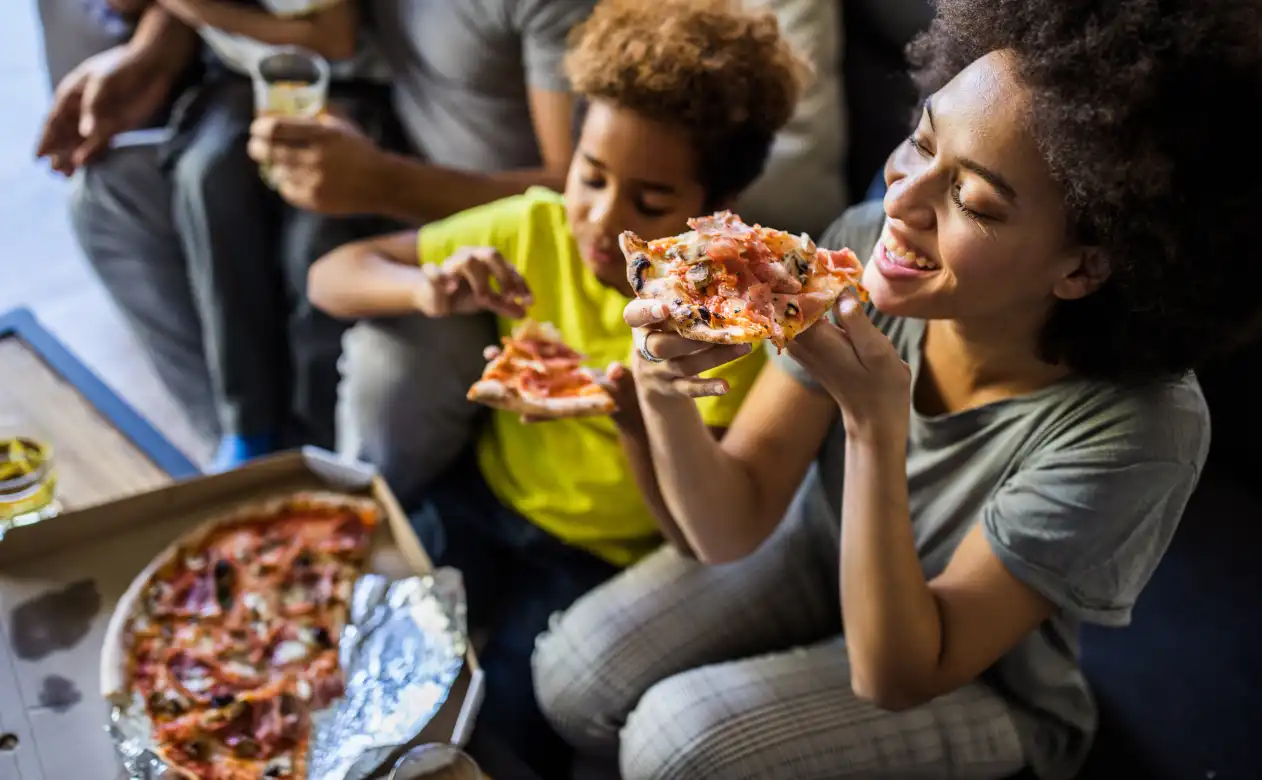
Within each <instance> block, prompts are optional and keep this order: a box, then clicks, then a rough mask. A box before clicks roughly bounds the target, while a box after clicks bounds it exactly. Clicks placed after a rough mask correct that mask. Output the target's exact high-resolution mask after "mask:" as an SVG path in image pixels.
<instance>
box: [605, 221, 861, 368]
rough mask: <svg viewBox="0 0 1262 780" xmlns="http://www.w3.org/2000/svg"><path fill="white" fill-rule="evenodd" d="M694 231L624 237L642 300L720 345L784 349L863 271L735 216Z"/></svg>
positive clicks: (681, 328)
mask: <svg viewBox="0 0 1262 780" xmlns="http://www.w3.org/2000/svg"><path fill="white" fill-rule="evenodd" d="M688 226H689V227H690V228H692V230H690V231H688V232H687V233H681V234H680V235H678V236H671V237H668V238H660V239H657V240H654V241H645V240H643V239H642V238H640V237H639V236H637V235H635V234H634V233H632V232H630V231H628V232H625V233H623V234H622V236H621V237H620V238H619V241H618V243H619V246H620V247H621V249H622V253H623V254H624V255H626V258H627V279H628V280H629V281H630V282H631V288H632V289H633V290H635V293H636V295H637V296H638V297H639V298H643V299H648V300H656V301H661V302H662V303H664V304H666V306H667V308H668V310H669V311H670V317H671V319H670V326H671V327H672V328H673V329H674V330H675V331H676V332H678V333H679V335H681V336H684V337H685V338H689V339H694V340H696V341H709V342H713V343H716V344H745V343H755V342H759V341H762V340H764V339H769V340H770V341H771V342H772V343H773V344H775V345H776V349H777V351H778V350H782V349H784V347H785V345H787V344H788V343H789V342H790V341H792V340H793V338H794V337H796V336H797V335H798V334H799V333H801V332H802V331H804V330H806V329H807V328H809V327H810V326H812V325H814V324H815V322H816V321H818V320H819V318H820V317H822V316H824V314H825V312H827V311H828V310H829V309H830V308H831V307H832V306H833V304H834V303H836V302H837V299H838V298H839V297H841V294H842V292H843V291H845V289H846V288H848V287H849V288H854V290H855V291H856V292H857V293H858V295H859V296H860V297H861V298H865V297H866V292H865V291H864V290H863V288H862V287H861V286H860V285H859V279H860V277H861V276H862V273H863V266H862V265H861V264H860V263H859V259H858V258H857V257H855V254H854V252H851V251H850V250H849V249H842V250H840V251H836V252H834V251H830V250H827V249H820V248H818V247H816V246H815V243H814V242H813V241H811V239H810V238H808V237H807V236H806V235H805V234H803V235H801V236H793V235H790V234H788V233H785V232H784V231H781V230H773V229H771V228H765V227H761V226H759V225H752V226H751V225H746V224H745V223H744V222H742V221H741V219H740V217H738V216H736V215H735V214H732V213H731V212H729V211H721V212H718V213H716V214H714V215H713V216H709V217H698V218H696V219H691V220H689V221H688Z"/></svg>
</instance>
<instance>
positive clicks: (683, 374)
mask: <svg viewBox="0 0 1262 780" xmlns="http://www.w3.org/2000/svg"><path fill="white" fill-rule="evenodd" d="M623 319H625V320H626V322H627V324H628V325H630V326H631V327H632V328H634V329H635V344H636V348H635V352H634V354H633V355H632V358H631V365H632V371H633V373H634V375H635V380H636V383H637V384H638V385H639V387H640V389H641V390H642V391H643V392H645V393H647V394H649V395H650V396H651V395H654V394H656V395H667V396H680V397H687V398H704V397H706V396H713V395H723V394H724V393H726V392H727V391H728V386H727V382H726V381H725V380H722V379H705V378H702V377H700V376H697V375H698V374H700V373H702V372H705V371H709V370H710V369H713V368H718V367H719V366H721V365H723V364H725V363H730V362H732V361H733V360H736V359H737V358H740V357H743V356H745V355H748V354H749V352H750V350H751V349H752V346H751V345H749V344H711V343H708V342H704V341H694V340H692V339H686V338H684V337H683V336H680V335H677V334H675V333H672V332H670V331H667V330H664V329H663V328H662V327H661V326H662V324H663V323H665V322H667V321H668V320H669V319H670V313H669V312H668V311H667V308H666V305H665V304H663V303H661V302H660V301H654V300H645V299H636V300H633V301H631V302H630V303H628V304H627V307H626V309H624V310H623Z"/></svg>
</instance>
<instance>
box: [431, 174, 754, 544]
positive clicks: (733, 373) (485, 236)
mask: <svg viewBox="0 0 1262 780" xmlns="http://www.w3.org/2000/svg"><path fill="white" fill-rule="evenodd" d="M418 243H419V247H418V248H419V252H420V257H421V262H424V263H441V262H442V261H444V260H446V259H447V258H448V257H449V256H451V255H452V254H453V253H454V252H455V251H456V250H457V249H459V248H461V247H467V246H486V247H494V248H495V249H497V250H499V252H500V254H501V255H503V256H504V259H506V260H507V261H508V262H510V263H512V264H513V266H515V267H516V268H517V271H518V272H519V273H520V274H521V275H522V276H523V277H524V278H525V279H526V282H527V283H528V284H529V285H530V290H531V293H532V294H533V296H534V304H533V305H532V306H531V308H530V311H529V312H528V316H530V317H531V318H533V319H535V320H537V321H539V322H551V323H552V324H553V325H555V326H556V327H557V329H558V330H559V331H560V332H561V335H562V337H563V338H564V339H565V341H566V343H567V344H569V345H570V346H571V347H573V348H574V349H576V350H578V351H579V352H580V353H582V354H584V355H586V356H587V358H588V360H587V365H590V366H593V367H596V368H605V367H606V366H608V365H609V363H611V362H612V361H615V360H618V361H622V362H624V363H625V362H627V360H628V359H629V358H630V356H631V350H632V349H633V344H632V335H631V329H630V328H629V327H627V324H626V323H625V322H624V321H623V319H622V310H623V307H625V306H626V304H627V299H626V298H625V297H623V295H622V293H620V292H618V291H617V290H613V289H611V288H609V287H606V286H604V285H603V284H601V283H600V281H599V280H597V278H596V276H595V275H594V274H593V273H592V272H591V271H590V270H589V269H588V268H587V266H585V265H584V264H583V261H582V259H581V258H580V257H579V251H578V246H577V244H576V243H575V241H574V236H573V234H572V233H571V232H570V228H569V224H568V222H567V220H566V216H565V203H564V200H563V199H562V196H561V195H559V194H557V193H555V192H552V191H551V190H547V189H544V188H542V187H535V188H532V189H530V190H529V191H527V192H526V193H525V194H523V195H519V196H515V197H512V198H505V199H504V200H500V201H496V202H494V203H489V204H487V205H485V206H479V207H477V208H474V209H470V210H468V211H465V212H463V213H461V214H456V215H455V216H452V217H450V218H448V219H445V220H442V221H441V222H435V223H432V224H429V225H426V226H425V227H424V228H422V229H421V231H420V238H419V242H418ZM498 320H499V331H500V334H501V335H508V333H509V332H510V331H511V330H512V328H513V325H514V324H515V322H514V321H513V320H509V319H506V318H504V317H499V318H498ZM765 363H766V354H765V351H764V350H761V349H757V350H754V351H753V352H751V353H750V354H749V355H747V356H745V357H743V358H741V359H740V360H737V361H734V362H732V363H730V364H728V365H726V366H721V367H720V368H719V369H717V370H715V371H714V372H711V373H709V374H707V376H720V377H723V378H724V379H727V381H728V383H729V385H730V386H731V389H730V390H729V391H728V393H727V394H726V395H723V396H720V397H717V398H705V399H701V400H699V401H698V402H697V406H698V408H699V409H700V411H701V416H702V418H703V419H704V420H705V422H706V424H708V425H711V426H718V427H723V426H727V425H729V424H731V422H732V418H733V417H735V415H736V410H737V408H738V407H739V406H740V403H741V401H742V400H743V399H744V397H745V394H746V393H747V392H748V391H749V388H750V386H751V385H752V384H753V380H754V377H756V376H757V375H758V372H759V371H760V370H761V369H762V367H763V365H764V364H765ZM477 449H478V453H477V454H478V463H479V465H480V466H481V469H482V476H483V478H485V479H486V481H487V484H488V485H489V486H490V488H491V490H492V491H493V492H494V493H495V495H496V497H497V498H499V500H500V501H501V502H502V503H503V504H504V505H505V506H507V507H510V508H511V509H513V510H514V511H516V512H517V513H518V514H519V515H521V516H522V517H524V518H526V519H528V520H530V521H531V522H532V523H534V524H535V525H538V526H539V527H540V528H542V529H544V530H545V531H547V532H549V533H551V534H552V535H553V536H556V537H557V538H559V539H561V540H562V541H564V542H566V543H568V544H572V545H574V546H576V547H581V548H583V549H586V550H588V551H590V552H592V553H595V554H596V555H599V556H600V557H602V558H604V559H605V560H608V561H609V562H611V563H614V564H616V565H619V566H625V565H627V564H630V563H633V562H634V561H635V560H637V559H638V558H640V557H641V556H643V555H644V554H646V553H648V552H650V551H651V550H653V549H654V548H655V547H656V546H657V545H658V544H659V543H660V536H659V535H658V531H657V526H656V524H655V523H654V521H653V517H652V514H651V513H650V510H649V508H648V507H647V506H646V505H645V503H644V500H643V498H642V497H641V495H640V490H639V487H638V486H637V485H636V483H635V477H634V476H633V475H632V473H631V467H630V464H629V463H628V462H627V458H626V454H625V453H624V452H623V449H622V445H621V443H620V442H619V441H618V434H617V431H616V430H615V428H614V425H613V422H612V421H611V420H609V419H608V418H605V417H585V418H579V419H569V420H557V421H551V422H544V423H535V424H530V425H526V424H523V423H521V422H520V421H519V419H518V417H517V415H515V414H511V413H508V412H502V411H494V412H493V413H492V414H491V419H490V422H489V423H488V425H487V426H486V428H485V429H484V431H483V432H482V433H481V435H480V437H479V440H478V443H477Z"/></svg>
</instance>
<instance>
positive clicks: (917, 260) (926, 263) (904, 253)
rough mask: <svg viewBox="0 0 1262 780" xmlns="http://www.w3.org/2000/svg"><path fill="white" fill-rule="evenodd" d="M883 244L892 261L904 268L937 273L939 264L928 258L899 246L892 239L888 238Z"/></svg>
mask: <svg viewBox="0 0 1262 780" xmlns="http://www.w3.org/2000/svg"><path fill="white" fill-rule="evenodd" d="M882 244H883V245H884V246H885V253H886V255H887V256H888V257H889V258H890V260H892V261H893V262H894V263H896V264H898V265H901V266H903V267H904V268H919V269H920V270H922V271H936V270H937V269H938V264H937V263H935V262H933V261H932V260H930V259H928V258H927V257H921V256H920V255H918V254H916V253H915V252H913V251H911V250H910V249H905V248H903V247H901V246H899V245H898V244H897V243H895V242H894V239H892V238H886V239H885V240H884V241H883V242H882Z"/></svg>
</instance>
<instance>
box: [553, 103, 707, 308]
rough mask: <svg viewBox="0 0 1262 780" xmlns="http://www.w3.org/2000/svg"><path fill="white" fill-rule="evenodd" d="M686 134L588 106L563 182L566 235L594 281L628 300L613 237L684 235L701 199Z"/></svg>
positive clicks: (630, 115) (615, 110) (597, 105)
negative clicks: (570, 236) (631, 233)
mask: <svg viewBox="0 0 1262 780" xmlns="http://www.w3.org/2000/svg"><path fill="white" fill-rule="evenodd" d="M696 171H697V160H696V154H695V153H694V152H693V148H692V143H691V140H690V139H689V137H688V135H687V133H685V132H684V131H683V130H682V129H680V128H678V127H675V126H673V125H669V124H665V123H662V122H658V121H655V120H652V119H647V118H645V117H643V116H640V115H639V114H636V113H635V112H633V111H628V110H626V109H623V108H618V107H616V106H613V105H610V104H609V103H605V102H603V101H599V100H597V101H593V102H592V104H591V105H590V106H589V107H588V110H587V116H586V118H585V119H584V120H583V131H582V133H581V134H580V136H579V140H578V149H577V151H576V152H575V153H574V160H573V161H572V162H571V163H570V173H569V177H568V178H567V180H566V183H565V206H566V214H567V216H568V217H569V221H570V229H571V230H573V231H574V238H575V239H576V240H577V242H578V249H579V252H580V253H581V255H582V258H583V262H584V263H586V264H587V267H588V268H590V269H591V270H592V273H594V274H595V275H596V278H598V279H600V281H602V282H603V283H605V284H606V285H608V286H610V287H613V288H615V289H617V290H619V291H621V292H622V293H623V294H624V295H626V296H627V297H628V298H630V297H632V296H633V293H632V291H631V284H630V283H629V282H628V281H627V268H626V260H625V259H624V258H623V256H622V253H621V252H620V251H619V250H618V236H619V234H621V233H622V232H623V231H624V230H631V231H634V232H635V233H637V234H638V235H639V236H640V237H641V238H644V239H648V240H652V239H655V238H662V237H664V236H671V235H675V234H676V233H680V232H683V231H684V230H686V229H687V221H688V219H690V218H691V217H696V216H699V215H700V214H701V211H702V209H703V208H704V206H705V192H704V190H703V189H702V187H701V185H700V183H698V182H697V176H696Z"/></svg>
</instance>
